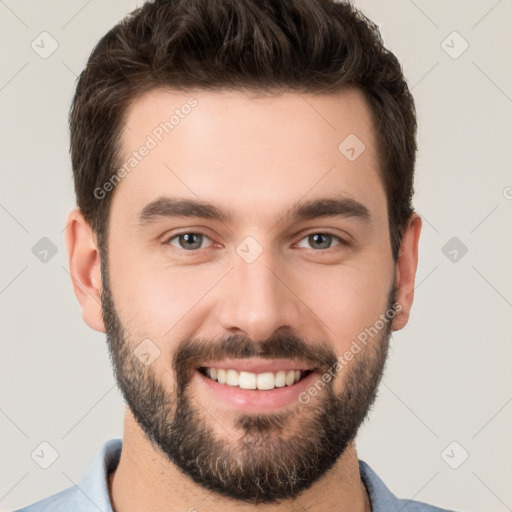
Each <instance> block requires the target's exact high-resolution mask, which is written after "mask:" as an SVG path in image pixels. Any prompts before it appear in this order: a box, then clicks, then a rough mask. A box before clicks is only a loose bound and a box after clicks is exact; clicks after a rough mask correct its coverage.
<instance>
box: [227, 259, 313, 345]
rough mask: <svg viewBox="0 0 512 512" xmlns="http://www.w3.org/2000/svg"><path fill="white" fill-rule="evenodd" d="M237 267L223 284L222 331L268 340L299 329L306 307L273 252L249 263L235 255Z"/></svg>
mask: <svg viewBox="0 0 512 512" xmlns="http://www.w3.org/2000/svg"><path fill="white" fill-rule="evenodd" d="M233 265H234V268H233V269H232V270H231V271H230V272H229V276H228V279H226V280H225V282H224V283H223V285H222V289H221V290H219V292H220V293H221V294H222V297H218V300H219V302H218V304H217V306H218V310H217V311H218V315H219V317H218V318H219V321H220V324H221V326H222V328H223V329H224V330H225V331H226V332H230V333H231V334H243V335H245V336H247V337H249V338H250V339H252V340H254V341H264V340H266V339H268V338H270V336H271V335H272V334H273V333H274V332H275V331H277V330H278V329H281V328H287V329H292V330H299V331H300V328H299V322H300V321H301V318H302V319H303V318H304V312H305V309H306V308H305V307H304V304H303V303H302V301H301V299H300V298H299V293H298V290H297V287H298V285H297V283H294V282H293V280H294V279H293V275H292V272H291V271H287V270H286V268H284V267H285V266H284V264H280V265H278V264H277V263H276V261H275V258H274V257H273V256H272V254H271V251H270V250H269V251H264V252H263V253H262V254H261V255H260V256H259V257H258V259H257V260H256V261H253V262H252V263H248V262H246V261H244V260H243V259H242V258H240V257H238V256H237V255H235V258H234V261H233Z"/></svg>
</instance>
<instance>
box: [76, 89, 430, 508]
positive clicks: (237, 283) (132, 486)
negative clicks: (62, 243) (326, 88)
mask: <svg viewBox="0 0 512 512" xmlns="http://www.w3.org/2000/svg"><path fill="white" fill-rule="evenodd" d="M190 96H193V97H194V98H196V99H197V101H198V105H197V106H196V107H195V108H194V109H193V110H192V111H191V113H190V114H189V115H188V116H186V117H185V118H184V119H182V120H180V123H179V125H177V126H176V127H175V128H174V129H173V131H172V132H171V133H170V134H168V135H166V136H165V137H164V139H163V140H162V142H160V143H159V144H158V145H157V147H156V148H154V149H153V150H151V152H150V153H149V155H148V156H147V157H145V158H144V159H143V160H142V161H141V162H140V163H138V165H137V167H136V169H134V170H133V171H132V172H130V173H129V174H128V175H127V176H126V177H124V178H123V180H122V181H121V182H120V183H119V184H118V185H117V186H116V187H115V190H114V196H113V199H112V204H111V207H110V208H111V218H110V224H109V226H110V231H109V237H108V250H109V255H108V258H109V277H110V285H111V290H112V294H113V298H114V300H115V303H116V310H117V312H118V314H119V317H120V319H121V321H122V324H123V326H124V327H125V328H126V330H127V332H128V333H129V336H130V338H131V339H133V340H143V339H145V338H150V339H151V340H152V341H153V342H154V343H155V344H156V345H158V347H159V348H160V350H161V354H162V356H161V357H158V358H157V359H156V360H155V361H154V362H153V363H152V365H153V366H152V368H153V370H154V371H155V375H157V376H159V377H158V378H159V379H160V380H159V381H160V382H161V383H162V384H163V385H164V386H166V389H169V391H172V390H173V389H174V380H173V378H172V372H170V371H169V370H170V369H171V362H172V355H173V353H174V352H175V351H176V348H177V347H178V346H179V344H180V343H181V342H182V341H183V340H186V339H189V338H192V337H200V338H204V339H207V338H208V339H211V338H215V339H217V338H218V339H220V338H222V337H226V336H227V335H231V334H242V335H244V336H246V337H247V338H250V339H251V340H254V341H256V342H257V341H262V340H266V339H267V338H270V337H271V336H272V334H273V333H275V331H276V330H277V329H280V328H292V329H294V330H295V332H297V333H300V334H301V335H302V336H303V337H304V339H306V340H317V339H321V340H325V341H326V342H328V343H329V345H330V346H331V347H332V349H333V350H334V351H335V352H336V353H337V354H343V353H344V352H345V351H346V350H348V349H349V347H350V344H351V342H352V341H353V340H354V339H355V338H356V337H357V335H358V334H359V333H360V332H361V331H363V330H364V328H365V327H367V326H370V325H374V324H375V321H376V320H377V319H378V318H379V315H380V314H382V313H383V312H384V311H385V310H386V306H387V298H388V292H389V289H390V286H391V285H392V284H393V282H394V284H395V285H396V289H397V295H396V300H397V302H399V303H400V305H401V309H400V312H399V313H397V314H396V315H395V316H394V318H393V320H392V324H391V329H392V331H396V330H399V329H402V328H403V327H404V326H405V325H406V324H407V321H408V318H409V313H410V309H411V306H412V302H413V298H414V279H415V274H416V269H417V262H418V241H419V236H420V231H421V218H420V217H419V216H418V215H417V214H413V215H412V216H411V218H410V220H409V223H408V225H407V228H406V230H405V232H404V235H403V239H402V245H401V249H400V254H399V258H398V261H397V262H396V263H395V262H394V261H393V259H392V255H391V245H390V237H389V229H388V218H387V207H386V195H385V191H384V188H383V184H382V181H381V178H380V170H379V167H378V157H377V153H376V145H375V134H374V131H373V124H372V118H371V114H370V110H369V107H368V104H367V103H366V101H365V99H364V97H363V95H362V94H361V93H360V92H359V91H357V90H346V91H343V92H340V93H336V94H328V95H322V96H318V95H310V94H303V95H300V94H297V93H285V94H283V95H281V96H274V97H270V98H269V97H267V98H255V97H253V96H250V95H247V94H245V93H242V92H232V91H230V92H212V91H198V92H194V93H193V94H192V93H188V94H185V93H182V92H178V91H170V90H166V91H163V90H160V91H152V92H150V93H146V94H145V95H143V96H141V97H140V98H138V99H137V100H135V101H134V102H133V103H132V104H131V105H130V107H129V109H128V111H127V117H126V124H127V126H128V128H129V129H127V130H125V131H124V133H123V135H122V142H123V155H124V156H125V157H127V156H128V155H129V154H130V153H131V152H132V151H134V150H137V148H139V147H140V146H141V145H142V144H143V143H144V141H145V140H146V137H147V135H148V134H151V132H152V130H153V129H154V128H155V127H156V126H158V125H159V123H161V122H162V121H164V120H165V119H168V118H169V115H170V114H171V113H172V112H173V110H174V109H175V108H178V107H179V106H180V105H182V104H184V103H185V102H186V101H187V99H189V98H190ZM349 134H356V135H357V137H358V138H359V139H360V140H361V141H363V142H364V144H365V146H366V149H365V151H364V152H363V153H362V154H361V155H360V156H359V157H358V158H357V159H356V160H355V161H349V160H348V159H347V158H346V157H345V156H344V155H343V154H341V153H340V151H339V150H338V145H339V144H340V142H341V141H343V140H344V139H345V138H346V137H347V136H348V135H349ZM123 162H124V161H123ZM333 194H344V195H347V196H349V197H352V198H354V199H355V200H357V201H359V202H360V203H362V204H364V205H365V206H366V207H367V208H368V210H369V211H370V213H371V222H370V223H364V222H363V221H361V220H360V219H357V218H350V217H347V218H338V217H336V218H334V217H328V218H323V217H321V218H316V219H312V220H308V221H301V222H300V223H287V222H283V221H281V219H282V216H283V214H284V213H286V211H288V210H289V209H290V208H291V207H292V206H293V205H294V204H296V203H298V202H300V201H304V200H309V199H317V198H326V197H332V195H333ZM162 195H172V196H176V197H182V198H190V199H198V198H199V199H201V200H204V201H208V202H212V203H215V204H216V205H218V206H220V207H223V208H227V209H230V210H231V211H232V212H233V215H234V220H233V222H231V223H229V224H226V223H222V222H220V221H217V220H206V219H168V218H161V219H159V220H158V221H157V222H155V223H153V224H151V225H149V226H147V227H144V228H141V226H140V225H139V224H138V221H137V216H138V214H139V212H140V211H141V210H142V208H143V207H144V206H145V205H147V204H148V203H149V202H151V201H153V200H155V199H157V198H159V197H161V196H162ZM262 205H264V207H262ZM198 231H199V232H201V233H204V234H205V235H207V237H209V238H206V239H204V242H203V246H202V247H203V248H201V249H199V250H196V251H195V253H194V255H191V253H190V251H189V252H186V251H185V249H183V248H181V247H180V245H179V243H178V238H174V239H173V240H174V241H173V244H172V245H171V244H170V243H168V242H167V241H168V240H169V239H170V238H171V236H173V235H174V236H175V234H176V233H178V232H180V233H182V232H188V233H190V232H192V233H196V232H198ZM325 232H327V233H330V234H333V235H336V236H339V237H340V238H342V239H344V240H347V241H351V245H350V246H346V245H338V241H337V240H336V239H333V241H332V244H331V245H332V247H330V248H328V249H318V248H315V246H312V245H311V242H308V235H311V234H314V233H325ZM247 236H252V237H253V238H254V239H256V240H257V242H258V243H259V245H260V246H261V247H262V249H263V252H262V253H261V255H260V256H259V257H258V258H257V259H256V261H254V262H253V263H251V264H248V263H247V262H246V261H244V260H243V259H242V258H241V257H240V256H239V255H238V254H237V252H236V248H237V246H238V244H240V242H242V241H243V240H244V239H245V238H246V237H247ZM66 241H67V248H68V254H69V268H70V272H71V275H72V276H73V286H74V290H75V294H76V296H77V298H78V300H79V302H80V304H81V307H82V314H83V319H84V321H85V322H86V323H87V325H89V326H90V327H91V328H92V329H95V330H97V331H100V332H105V325H104V321H103V316H102V310H101V299H100V298H101V292H102V280H101V272H100V263H101V262H100V252H99V248H98V244H97V239H96V235H95V233H94V232H93V231H92V230H91V228H90V226H89V225H88V223H87V222H86V221H85V220H84V218H83V217H82V215H81V214H80V212H79V211H78V210H73V211H72V212H70V214H69V217H68V227H67V232H66ZM228 271H229V273H228ZM276 276H279V278H277V277H276ZM334 298H336V300H333V299H334ZM332 386H333V390H334V391H337V392H339V391H340V390H342V389H343V386H344V381H343V374H342V373H340V375H337V376H336V378H335V379H334V380H333V381H332ZM191 392H193V393H194V397H195V399H196V401H197V404H198V407H202V408H203V409H204V410H205V411H206V412H207V413H208V415H206V416H205V418H206V420H205V421H208V422H209V424H210V426H211V427H212V428H213V429H214V431H215V433H216V434H217V435H218V436H219V437H220V438H221V439H222V440H223V441H224V442H225V443H228V444H229V443H232V442H233V441H232V439H233V438H235V437H236V436H239V435H240V432H239V431H237V429H236V425H235V422H234V419H233V415H230V414H227V413H229V411H226V409H225V405H222V404H217V403H215V402H212V400H211V398H210V397H208V396H206V395H205V394H204V393H202V392H201V388H199V387H198V386H197V384H196V383H195V382H193V383H192V388H191ZM209 398H210V399H209ZM314 403H315V402H314V401H313V402H312V404H311V406H314ZM317 403H318V402H317ZM296 406H298V404H294V405H293V406H292V407H296ZM296 421H297V420H296ZM289 428H290V433H293V432H294V431H295V432H297V431H298V430H299V429H300V423H298V422H297V423H295V424H292V425H289ZM357 461H358V458H357V452H356V447H355V442H352V443H350V445H349V447H348V448H347V449H346V450H345V452H344V453H343V455H342V456H341V457H340V458H339V459H338V460H337V461H336V463H335V465H334V466H333V467H332V469H330V470H329V471H328V472H327V473H326V474H325V475H324V477H323V478H322V479H320V480H319V481H317V482H316V483H314V485H312V486H311V487H310V488H309V489H307V490H306V491H304V492H303V493H302V494H301V495H300V496H299V498H298V499H297V503H298V504H300V505H301V506H302V507H304V508H305V509H306V510H308V511H329V510H337V511H366V510H368V511H369V510H370V504H369V501H368V497H367V495H366V492H365V489H364V486H363V485H362V482H361V480H360V475H359V469H358V462H357ZM109 487H110V492H111V497H112V502H113V503H114V506H115V510H116V511H122V512H130V511H132V510H133V511H135V510H141V509H142V508H144V509H147V510H154V511H159V510H169V504H170V503H172V504H173V507H175V508H173V510H188V509H189V507H191V506H195V507H196V508H197V510H209V511H212V512H216V511H221V510H222V511H235V510H237V511H238V510H240V511H245V510H254V509H255V508H257V509H258V510H259V509H262V510H273V511H281V510H286V511H290V510H294V504H293V503H292V502H291V501H288V502H286V501H285V502H282V503H280V504H272V505H269V506H265V505H260V506H258V507H255V506H254V505H249V504H246V503H243V502H238V503H237V502H235V501H232V500H228V499H225V498H223V497H219V496H218V495H215V494H213V493H209V492H208V491H206V490H205V489H203V488H201V486H198V485H197V484H195V483H193V482H191V481H190V480H189V479H187V478H186V477H185V476H184V475H183V474H182V473H181V472H180V471H179V470H178V469H177V468H176V467H175V466H174V465H173V464H172V463H170V462H169V460H167V459H166V458H165V457H164V456H163V455H162V454H161V453H159V452H158V451H157V450H155V448H154V447H153V445H152V444H151V442H150V441H149V440H148V439H147V437H146V436H145V435H144V433H143V432H142V430H141V428H140V426H139V425H138V423H137V422H136V421H135V419H134V417H133V414H132V413H131V411H130V409H129V408H127V409H126V414H125V422H124V433H123V450H122V455H121V459H120V463H119V466H118V468H117V470H116V471H115V473H112V474H111V475H110V479H109ZM297 506H298V505H297ZM298 509H300V507H299V508H298Z"/></svg>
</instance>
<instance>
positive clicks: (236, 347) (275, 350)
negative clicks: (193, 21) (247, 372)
mask: <svg viewBox="0 0 512 512" xmlns="http://www.w3.org/2000/svg"><path fill="white" fill-rule="evenodd" d="M254 357H260V358H264V359H293V360H296V361H300V362H304V363H307V364H308V365H310V366H312V367H314V368H315V371H318V372H320V373H322V374H323V373H325V372H327V370H328V369H329V368H331V367H332V366H333V365H334V364H336V361H337V359H338V356H337V354H336V352H335V351H334V350H333V348H332V347H331V346H330V345H329V344H328V343H327V342H325V341H319V342H314V343H312V342H307V341H306V340H305V339H304V338H302V337H301V336H298V335H296V334H294V333H292V332H286V333H284V332H279V331H278V332H277V333H276V334H275V335H273V336H272V337H271V338H269V339H267V340H265V341H260V342H256V341H253V340H251V339H250V338H247V337H246V336H244V335H242V334H235V335H231V336H228V337H227V338H223V339H221V340H220V341H219V340H211V339H210V340H208V339H198V338H190V339H188V340H185V341H184V342H183V343H182V344H181V345H180V346H179V348H178V349H177V350H176V352H175V354H174V357H173V367H174V370H175V372H176V375H177V376H178V378H179V377H180V376H182V377H183V376H185V375H186V374H188V373H191V371H192V370H193V369H195V368H197V367H198V366H200V364H201V363H202V362H203V361H222V360H223V359H248V358H254Z"/></svg>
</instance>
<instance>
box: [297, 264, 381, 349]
mask: <svg viewBox="0 0 512 512" xmlns="http://www.w3.org/2000/svg"><path fill="white" fill-rule="evenodd" d="M304 276H307V277H304ZM300 279H301V281H302V282H301V289H302V290H303V291H302V293H301V294H300V295H299V296H300V297H301V299H302V300H303V301H304V303H305V304H307V305H308V307H309V308H310V310H311V311H313V313H314V315H313V313H311V311H309V313H308V314H309V315H310V316H311V318H310V320H311V321H314V322H316V324H317V325H318V326H319V328H320V329H321V330H322V333H323V335H324V336H325V337H326V339H329V340H332V344H333V347H334V348H335V350H336V351H337V352H338V353H343V352H344V351H345V350H347V348H348V347H349V346H350V345H351V343H352V341H353V340H355V339H356V338H357V336H358V335H359V334H360V333H361V332H362V331H364V330H365V328H367V327H370V326H372V325H374V324H375V322H376V321H377V320H378V319H379V317H380V315H381V314H382V313H384V312H385V310H386V306H387V297H388V292H389V285H390V284H389V283H388V275H386V274H385V273H384V272H383V270H382V269H379V268H378V267H377V266H376V265H375V266H374V267H373V268H372V267H370V266H368V265H365V266H364V268H363V267H359V266H356V265H354V266H350V265H347V266H344V267H343V266H339V267H337V268H335V267H332V268H331V269H329V271H328V272H326V271H325V268H324V269H323V270H320V267H319V269H318V271H317V272H315V271H314V270H313V271H310V272H307V273H304V274H303V275H302V277H301V278H300ZM315 315H316V317H315Z"/></svg>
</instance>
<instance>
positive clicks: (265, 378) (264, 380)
mask: <svg viewBox="0 0 512 512" xmlns="http://www.w3.org/2000/svg"><path fill="white" fill-rule="evenodd" d="M257 379H258V389H264V390H265V389H274V387H275V386H274V374H273V373H272V372H266V373H260V374H258V377H257Z"/></svg>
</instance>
